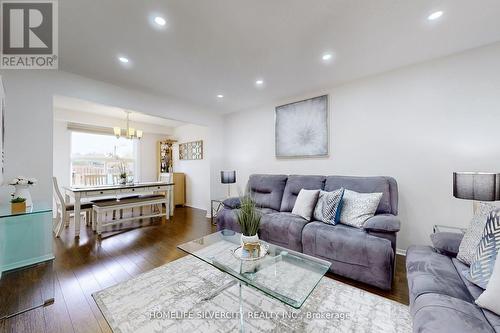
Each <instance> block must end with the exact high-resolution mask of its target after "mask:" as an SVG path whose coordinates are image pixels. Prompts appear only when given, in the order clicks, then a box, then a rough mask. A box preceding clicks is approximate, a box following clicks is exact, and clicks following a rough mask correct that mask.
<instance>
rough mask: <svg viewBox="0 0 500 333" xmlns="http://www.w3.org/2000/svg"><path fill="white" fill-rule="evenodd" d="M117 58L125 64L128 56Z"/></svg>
mask: <svg viewBox="0 0 500 333" xmlns="http://www.w3.org/2000/svg"><path fill="white" fill-rule="evenodd" d="M118 60H120V62H121V63H124V64H127V63H128V62H129V61H130V60H128V58H125V57H118Z"/></svg>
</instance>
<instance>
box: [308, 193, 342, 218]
mask: <svg viewBox="0 0 500 333" xmlns="http://www.w3.org/2000/svg"><path fill="white" fill-rule="evenodd" d="M343 196H344V188H339V189H338V190H335V191H333V192H326V191H320V192H319V199H318V203H316V208H315V209H314V219H315V220H317V221H321V222H324V223H328V224H333V225H335V224H337V223H338V222H339V220H340V210H341V209H342V197H343Z"/></svg>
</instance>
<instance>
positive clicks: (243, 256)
mask: <svg viewBox="0 0 500 333" xmlns="http://www.w3.org/2000/svg"><path fill="white" fill-rule="evenodd" d="M259 246H260V251H258V255H257V256H251V255H250V253H249V252H248V251H246V250H244V249H243V246H242V245H240V246H238V247H237V248H236V249H234V250H231V253H232V254H233V256H234V257H235V258H236V259H239V260H244V261H253V260H259V259H262V258H264V257H265V256H266V254H267V251H269V245H267V244H262V243H260V244H259Z"/></svg>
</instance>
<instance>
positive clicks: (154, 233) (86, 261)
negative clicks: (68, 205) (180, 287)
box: [0, 207, 408, 333]
mask: <svg viewBox="0 0 500 333" xmlns="http://www.w3.org/2000/svg"><path fill="white" fill-rule="evenodd" d="M214 231H215V227H214V226H212V225H211V223H210V220H209V219H207V218H206V217H205V211H201V210H198V209H193V208H188V207H186V208H177V209H176V210H175V217H174V218H173V219H172V220H170V221H165V220H162V221H161V222H157V223H155V224H153V225H148V226H144V227H142V228H136V229H132V230H129V231H126V232H121V233H117V234H115V235H112V236H109V237H105V238H104V239H102V240H99V239H98V238H97V237H96V235H95V234H94V233H93V232H92V231H91V230H90V229H89V228H87V229H86V230H83V229H82V232H81V235H80V239H78V240H75V239H74V238H73V236H72V235H73V229H72V227H70V228H69V229H66V230H64V231H63V234H62V235H61V238H60V239H55V238H54V254H55V256H56V260H55V261H54V271H55V288H54V289H55V301H54V303H53V304H51V305H48V306H45V307H39V308H37V309H35V310H31V311H28V312H25V313H23V314H20V315H18V316H14V317H12V318H9V319H6V320H0V332H16V333H18V332H37V333H39V332H40V333H42V332H47V333H49V332H50V333H52V332H64V333H67V332H91V333H94V332H111V329H110V327H109V326H108V324H107V323H106V320H105V319H104V317H103V316H102V314H101V312H100V310H99V308H98V307H97V305H96V303H95V302H94V299H93V298H92V293H94V292H96V291H99V290H102V289H104V288H106V287H109V286H112V285H114V284H116V283H119V282H122V281H126V280H128V279H130V278H132V277H134V276H137V275H138V274H141V273H143V272H146V271H148V270H151V269H153V268H155V267H158V266H160V265H163V264H166V263H168V262H170V261H173V260H175V259H178V258H180V257H183V256H184V255H185V253H184V252H182V251H180V250H178V249H177V245H178V244H180V243H183V242H186V241H189V240H192V239H195V238H199V237H201V236H204V235H206V234H209V233H211V232H214ZM404 260H405V258H404V257H402V256H398V257H397V265H396V276H395V279H394V283H393V289H392V290H391V291H388V292H384V291H381V290H378V289H376V288H372V287H369V286H366V285H363V284H360V283H357V282H354V281H351V280H348V279H345V278H341V277H338V276H334V275H333V274H328V276H329V277H330V278H334V279H337V280H340V281H342V282H345V283H348V284H350V285H353V286H356V287H359V288H362V289H365V290H368V291H370V292H373V293H376V294H379V295H381V296H384V297H387V298H390V299H393V300H395V301H398V302H401V303H404V304H408V289H407V284H406V270H405V263H404ZM17 283H18V284H21V285H22V281H21V282H19V281H18V282H17ZM4 301H6V300H0V302H4Z"/></svg>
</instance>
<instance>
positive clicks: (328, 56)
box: [321, 53, 333, 61]
mask: <svg viewBox="0 0 500 333" xmlns="http://www.w3.org/2000/svg"><path fill="white" fill-rule="evenodd" d="M332 57H333V56H332V54H331V53H325V54H323V57H321V58H322V59H323V60H324V61H328V60H331V59H332Z"/></svg>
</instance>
